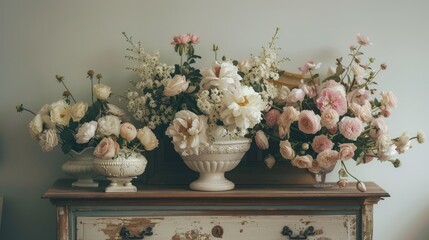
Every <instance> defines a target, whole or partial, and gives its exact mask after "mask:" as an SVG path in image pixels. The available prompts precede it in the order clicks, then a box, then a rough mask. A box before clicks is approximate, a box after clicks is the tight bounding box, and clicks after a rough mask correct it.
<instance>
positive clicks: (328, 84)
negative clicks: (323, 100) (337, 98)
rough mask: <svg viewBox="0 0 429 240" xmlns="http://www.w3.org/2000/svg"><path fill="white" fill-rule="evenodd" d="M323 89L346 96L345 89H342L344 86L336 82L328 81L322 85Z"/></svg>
mask: <svg viewBox="0 0 429 240" xmlns="http://www.w3.org/2000/svg"><path fill="white" fill-rule="evenodd" d="M323 88H324V89H328V88H329V89H331V90H334V91H337V92H340V93H341V95H343V96H346V89H345V87H344V85H342V84H341V83H339V82H336V81H334V80H328V81H326V82H324V83H323Z"/></svg>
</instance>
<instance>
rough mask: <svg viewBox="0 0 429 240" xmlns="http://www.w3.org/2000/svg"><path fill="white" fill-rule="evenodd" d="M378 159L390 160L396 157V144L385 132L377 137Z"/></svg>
mask: <svg viewBox="0 0 429 240" xmlns="http://www.w3.org/2000/svg"><path fill="white" fill-rule="evenodd" d="M376 145H377V148H378V156H377V157H378V159H379V160H381V161H385V160H391V159H394V158H396V157H397V155H398V151H396V145H395V144H394V143H393V142H392V139H391V138H390V137H389V136H388V135H387V134H382V135H380V136H379V137H378V138H377V142H376Z"/></svg>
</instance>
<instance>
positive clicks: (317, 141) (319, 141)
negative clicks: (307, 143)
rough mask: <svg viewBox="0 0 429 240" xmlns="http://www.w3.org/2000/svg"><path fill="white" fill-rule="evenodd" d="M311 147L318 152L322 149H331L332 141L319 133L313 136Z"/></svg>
mask: <svg viewBox="0 0 429 240" xmlns="http://www.w3.org/2000/svg"><path fill="white" fill-rule="evenodd" d="M311 147H312V148H313V150H314V151H315V152H317V153H320V152H323V151H324V150H331V149H332V148H333V147H334V143H333V142H332V141H331V140H330V139H329V138H328V137H327V136H326V135H319V136H316V137H314V139H313V143H312V144H311Z"/></svg>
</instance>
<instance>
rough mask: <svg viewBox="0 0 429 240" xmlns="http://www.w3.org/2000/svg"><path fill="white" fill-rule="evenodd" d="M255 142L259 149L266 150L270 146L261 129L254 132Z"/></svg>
mask: <svg viewBox="0 0 429 240" xmlns="http://www.w3.org/2000/svg"><path fill="white" fill-rule="evenodd" d="M255 143H256V146H258V148H259V149H262V150H266V149H268V147H269V146H270V145H269V143H268V138H267V136H266V135H265V133H264V132H263V131H261V130H258V131H257V132H256V134H255Z"/></svg>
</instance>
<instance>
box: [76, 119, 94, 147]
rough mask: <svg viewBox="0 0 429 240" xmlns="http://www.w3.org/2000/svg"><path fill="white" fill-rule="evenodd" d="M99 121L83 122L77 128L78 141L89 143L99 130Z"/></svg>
mask: <svg viewBox="0 0 429 240" xmlns="http://www.w3.org/2000/svg"><path fill="white" fill-rule="evenodd" d="M97 125H98V123H97V122H96V121H91V122H87V123H84V124H82V126H81V127H80V128H79V129H78V130H77V133H76V142H77V143H87V142H89V141H90V140H91V138H93V137H94V135H95V131H96V130H97Z"/></svg>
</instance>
